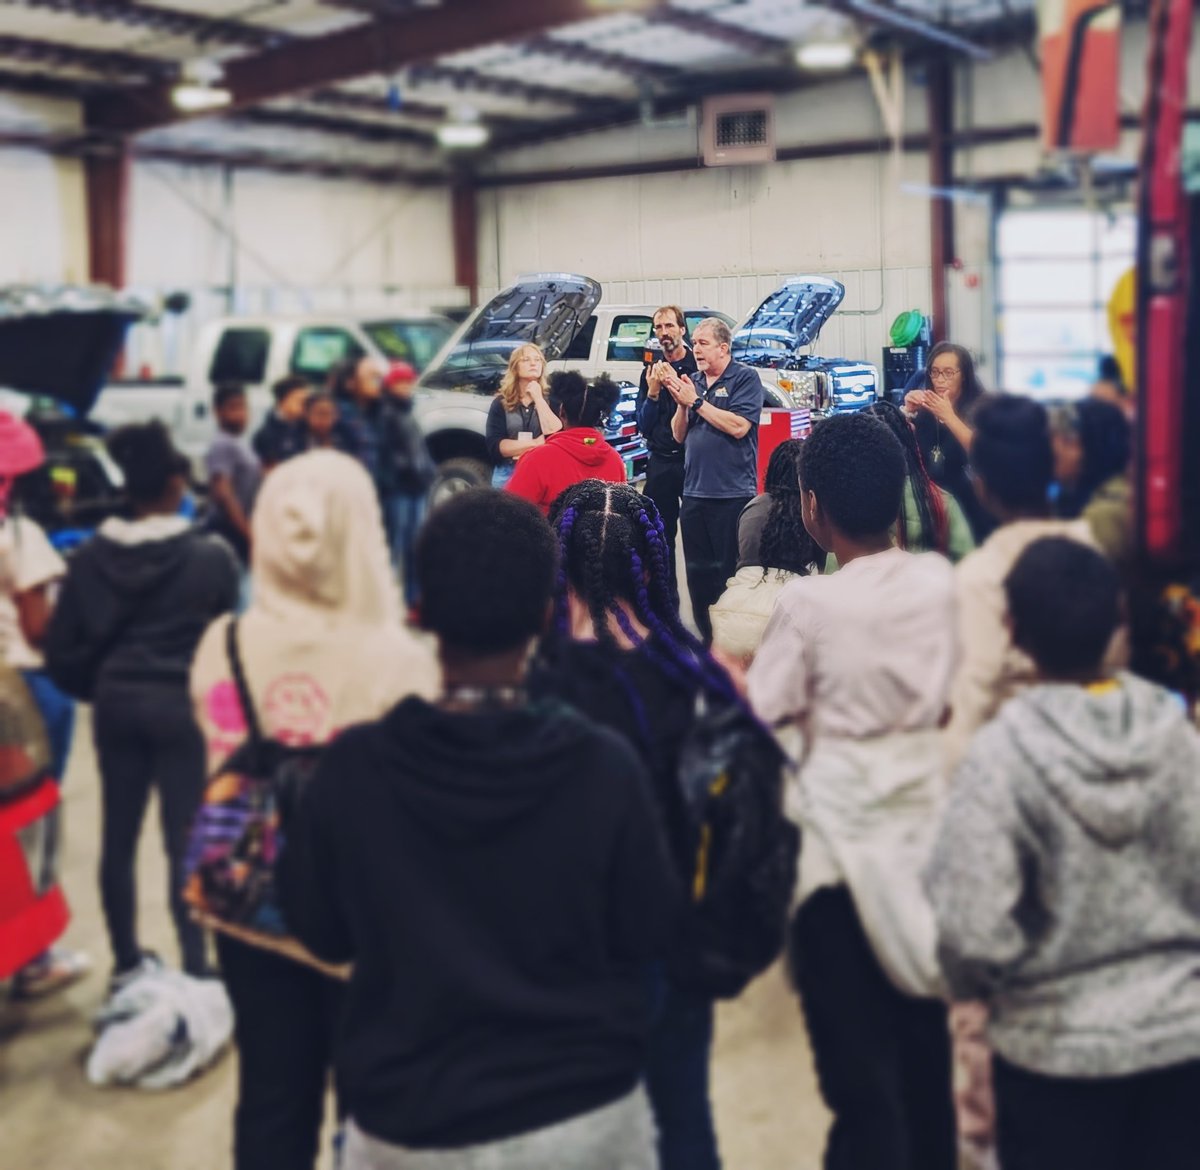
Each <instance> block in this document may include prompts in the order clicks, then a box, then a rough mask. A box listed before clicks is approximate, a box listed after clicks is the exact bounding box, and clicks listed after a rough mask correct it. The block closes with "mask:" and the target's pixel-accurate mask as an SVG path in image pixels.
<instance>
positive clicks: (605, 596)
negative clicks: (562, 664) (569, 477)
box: [550, 479, 740, 702]
mask: <svg viewBox="0 0 1200 1170" xmlns="http://www.w3.org/2000/svg"><path fill="white" fill-rule="evenodd" d="M550 524H551V526H552V527H553V528H554V530H555V532H556V533H557V535H558V542H559V569H558V587H557V589H556V590H555V601H554V628H555V632H556V634H557V635H558V637H559V639H561V640H562V641H564V642H565V641H566V640H567V638H568V637H569V596H570V594H571V593H574V594H575V596H576V597H577V598H579V599H580V600H581V601H582V602H583V603H584V604H585V605H586V606H587V609H588V613H589V615H590V616H591V619H592V625H593V626H594V627H595V633H596V638H597V640H598V641H599V643H600V645H601V646H602V647H604V648H605V649H607V650H609V651H612V652H613V653H614V654H616V653H619V651H620V646H619V645H618V643H617V640H616V638H615V637H614V636H613V632H612V629H611V626H610V622H611V621H612V620H615V621H616V623H617V625H618V627H619V628H620V630H621V632H622V633H623V634H624V635H625V637H626V638H627V639H628V640H629V642H630V643H631V644H632V645H634V646H636V647H639V648H640V647H645V649H646V651H647V653H648V655H649V656H650V657H651V658H652V659H653V660H654V661H655V662H656V663H657V664H658V665H659V666H660V667H661V668H662V669H663V671H664V672H665V673H667V674H669V675H670V676H671V677H673V678H674V679H676V680H677V681H678V682H680V683H682V684H683V685H685V686H688V687H691V688H693V689H698V690H702V691H703V692H705V693H706V694H709V695H712V696H713V697H716V698H719V699H724V700H728V701H731V702H740V700H739V698H738V695H737V692H736V690H735V688H734V686H733V683H732V682H731V681H730V678H729V676H728V674H726V672H725V671H724V669H723V668H722V667H721V666H719V665H718V663H717V662H716V661H715V659H714V658H713V657H712V655H711V654H709V652H708V650H707V649H706V648H705V647H704V645H703V643H702V642H700V640H699V639H698V638H696V637H695V635H693V634H692V633H690V632H689V631H688V629H687V628H686V627H685V626H684V624H683V621H682V620H681V619H680V616H679V595H678V592H677V590H676V587H675V583H674V579H673V577H672V574H671V569H670V559H669V558H670V554H669V549H668V546H667V538H666V535H665V533H664V530H663V523H662V519H661V518H660V516H659V514H658V509H657V508H656V507H655V505H654V502H653V501H652V500H650V499H647V498H646V497H645V496H643V495H641V494H640V493H639V492H637V491H636V490H635V489H634V488H631V487H628V486H626V485H624V484H612V483H604V482H602V481H601V480H598V479H588V480H584V481H583V482H582V483H579V484H576V485H575V486H574V487H571V488H568V489H567V490H566V491H565V492H563V493H562V495H560V496H559V497H558V499H557V500H555V502H554V504H553V505H552V506H551V509H550ZM630 612H632V613H633V614H634V616H635V617H636V618H637V620H638V622H639V623H640V624H641V625H642V626H643V627H644V628H645V629H647V630H649V631H650V635H651V636H650V637H649V638H646V637H644V636H643V635H642V634H641V633H640V631H638V630H637V629H636V627H635V626H634V623H633V622H632V621H631V620H630V617H629V613H630Z"/></svg>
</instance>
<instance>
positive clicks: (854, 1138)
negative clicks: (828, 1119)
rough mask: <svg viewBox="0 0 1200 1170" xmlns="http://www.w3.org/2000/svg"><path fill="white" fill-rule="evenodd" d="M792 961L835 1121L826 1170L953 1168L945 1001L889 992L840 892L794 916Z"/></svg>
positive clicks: (820, 896) (815, 898)
mask: <svg viewBox="0 0 1200 1170" xmlns="http://www.w3.org/2000/svg"><path fill="white" fill-rule="evenodd" d="M789 960H790V964H791V969H792V977H793V980H794V981H795V983H796V987H797V990H798V991H799V992H800V999H801V1002H802V1004H803V1006H804V1018H805V1020H806V1021H807V1023H808V1034H809V1038H810V1040H811V1041H812V1049H813V1058H814V1061H815V1063H816V1066H817V1079H818V1081H819V1082H820V1086H821V1095H822V1096H823V1097H824V1098H825V1103H826V1104H827V1105H828V1106H829V1111H830V1112H831V1113H832V1114H833V1124H832V1126H831V1127H830V1130H829V1140H828V1144H827V1146H826V1149H825V1170H954V1167H955V1165H956V1162H957V1153H956V1143H955V1135H954V1108H953V1104H952V1099H951V1065H950V1032H949V1027H948V1025H947V1022H946V1006H945V1004H943V1003H940V1002H939V1001H938V1000H933V999H916V998H914V997H913V996H910V995H905V994H904V993H903V992H901V991H899V990H897V989H896V988H895V987H894V986H893V985H892V983H891V982H890V981H889V979H888V977H887V976H886V975H885V974H884V972H883V968H882V967H881V966H880V965H879V960H878V959H877V958H876V957H875V952H874V951H873V950H872V949H871V944H870V942H869V941H868V940H867V936H866V933H865V932H864V931H863V927H862V923H861V921H860V920H859V917H858V914H857V912H856V911H855V909H854V901H853V899H852V898H851V896H850V892H849V891H848V890H847V889H846V888H845V887H844V886H838V887H836V888H830V889H822V890H818V891H817V892H816V893H815V894H812V895H811V896H810V897H809V898H808V899H807V900H806V901H805V902H804V904H803V905H802V906H801V907H800V909H799V910H798V911H797V913H796V917H795V918H794V920H793V923H792V928H791V936H790V939H789ZM1005 1170H1008V1167H1007V1165H1006V1166H1005Z"/></svg>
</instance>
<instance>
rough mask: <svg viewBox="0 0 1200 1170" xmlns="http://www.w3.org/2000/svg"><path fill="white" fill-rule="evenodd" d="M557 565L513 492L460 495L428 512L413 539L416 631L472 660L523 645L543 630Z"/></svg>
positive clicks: (534, 516)
mask: <svg viewBox="0 0 1200 1170" xmlns="http://www.w3.org/2000/svg"><path fill="white" fill-rule="evenodd" d="M557 559H558V548H557V544H556V542H555V539H554V534H553V533H552V532H551V531H550V529H549V528H548V527H547V525H546V521H545V519H544V518H543V516H542V514H541V512H539V511H538V510H537V508H535V507H534V506H533V505H532V504H529V503H527V502H526V501H525V500H522V499H520V498H518V497H517V496H514V495H512V493H511V492H494V491H491V490H490V489H488V488H474V489H472V490H471V491H467V492H463V493H461V494H460V495H457V496H455V497H454V498H453V499H450V500H447V501H446V502H445V503H444V504H441V505H440V506H439V507H437V508H435V509H434V510H433V512H431V513H430V516H429V519H428V520H427V521H426V522H425V527H424V528H423V529H422V530H421V535H420V536H419V537H418V539H417V580H418V581H419V582H420V585H421V597H422V598H423V600H422V602H421V624H422V625H423V626H424V628H425V629H426V630H428V631H429V632H430V633H432V634H435V635H437V637H438V638H440V639H441V640H442V642H443V643H445V644H446V645H448V646H451V647H453V648H455V649H457V650H462V651H466V652H469V653H472V654H477V655H485V654H496V653H500V652H501V651H505V650H511V649H514V648H516V647H518V646H521V645H523V644H524V643H526V642H528V641H530V640H531V639H533V638H535V637H537V635H538V634H540V633H541V632H542V629H543V627H544V625H545V620H546V608H547V605H548V604H549V602H550V598H551V593H552V591H553V589H554V583H555V580H556V576H555V568H556V564H557ZM481 581H486V582H487V587H486V588H484V589H481V588H480V582H481Z"/></svg>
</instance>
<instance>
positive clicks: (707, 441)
mask: <svg viewBox="0 0 1200 1170" xmlns="http://www.w3.org/2000/svg"><path fill="white" fill-rule="evenodd" d="M693 381H694V382H695V386H696V390H697V392H698V393H699V394H700V395H701V396H702V397H703V398H705V399H706V400H707V401H708V402H709V403H711V404H712V405H713V406H715V407H716V408H717V409H718V410H727V411H729V412H730V413H731V414H737V415H740V416H741V417H742V418H744V419H746V420H747V421H748V422H749V423H750V430H749V431H747V433H746V434H745V435H744V436H743V437H742V438H740V439H735V438H734V437H733V436H732V435H727V434H725V432H724V431H719V430H717V428H716V427H714V426H713V425H712V424H711V423H709V422H708V421H707V420H705V419H703V418H697V416H696V415H695V414H694V413H693V414H692V415H690V417H689V418H688V423H689V426H688V433H687V445H686V446H685V448H684V470H683V494H684V495H685V496H691V497H694V498H696V499H703V500H739V499H749V498H750V497H751V496H754V495H757V494H758V420H759V418H760V417H761V415H762V409H763V385H762V379H761V378H760V377H759V376H758V371H757V370H755V369H753V368H752V367H750V366H744V365H742V364H741V362H732V361H731V362H730V363H729V365H727V366H726V367H725V370H724V372H723V373H722V374H721V376H720V377H719V378H717V379H715V380H714V381H713V382H712V383H711V384H710V385H709V386H708V387H707V389H706V388H705V386H704V382H705V376H704V375H703V374H695V375H693Z"/></svg>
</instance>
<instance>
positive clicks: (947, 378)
mask: <svg viewBox="0 0 1200 1170" xmlns="http://www.w3.org/2000/svg"><path fill="white" fill-rule="evenodd" d="M961 373H962V370H930V371H929V377H930V380H931V381H933V382H953V381H954V379H955V378H957V377H958V376H959V374H961Z"/></svg>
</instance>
